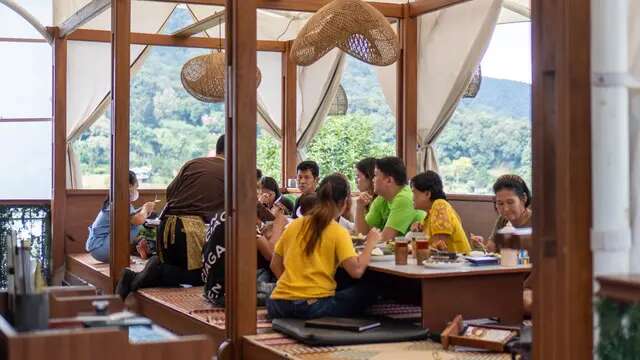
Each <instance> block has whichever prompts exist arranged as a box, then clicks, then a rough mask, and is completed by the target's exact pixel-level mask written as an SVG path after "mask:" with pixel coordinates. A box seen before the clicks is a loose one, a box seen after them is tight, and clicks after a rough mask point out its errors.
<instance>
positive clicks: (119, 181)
mask: <svg viewBox="0 0 640 360" xmlns="http://www.w3.org/2000/svg"><path fill="white" fill-rule="evenodd" d="M130 1H131V0H114V1H112V4H111V29H112V32H113V33H112V42H111V81H112V83H111V187H110V189H109V196H110V198H111V268H110V272H109V275H110V276H111V281H112V282H113V285H114V288H115V284H116V283H117V281H118V278H119V276H120V273H121V271H122V270H123V269H124V268H125V267H127V266H129V92H130V89H129V71H130V70H129V56H130V45H131V44H130V31H131V26H130V24H131V3H130Z"/></svg>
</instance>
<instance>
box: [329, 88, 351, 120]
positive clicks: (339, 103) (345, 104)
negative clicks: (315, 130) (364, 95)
mask: <svg viewBox="0 0 640 360" xmlns="http://www.w3.org/2000/svg"><path fill="white" fill-rule="evenodd" d="M348 108H349V99H348V98H347V92H346V91H344V88H343V87H342V85H340V87H339V88H338V92H337V93H336V97H335V98H334V99H333V102H332V103H331V107H330V108H329V113H328V114H327V115H329V116H340V115H344V114H346V113H347V109H348Z"/></svg>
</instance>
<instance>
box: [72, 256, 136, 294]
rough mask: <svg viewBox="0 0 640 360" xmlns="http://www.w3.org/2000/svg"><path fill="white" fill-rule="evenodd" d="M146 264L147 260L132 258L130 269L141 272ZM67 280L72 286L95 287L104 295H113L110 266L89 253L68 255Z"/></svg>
mask: <svg viewBox="0 0 640 360" xmlns="http://www.w3.org/2000/svg"><path fill="white" fill-rule="evenodd" d="M144 264H145V260H142V259H140V258H139V257H135V256H132V257H131V266H130V268H131V269H133V270H134V271H141V270H142V268H144ZM65 280H66V281H67V283H69V284H72V285H93V286H95V287H96V288H97V289H99V290H100V291H102V292H103V293H113V284H112V281H111V278H110V277H109V264H108V263H103V262H100V261H98V260H96V259H94V258H93V256H91V254H89V253H79V254H68V255H67V257H66V272H65Z"/></svg>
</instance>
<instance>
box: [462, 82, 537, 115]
mask: <svg viewBox="0 0 640 360" xmlns="http://www.w3.org/2000/svg"><path fill="white" fill-rule="evenodd" d="M459 107H460V108H469V109H487V108H488V109H492V110H493V111H494V112H495V113H497V114H500V115H506V116H509V117H514V118H527V119H529V120H530V119H531V85H530V84H526V83H522V82H518V81H512V80H504V79H495V78H490V77H485V78H483V79H482V84H481V85H480V91H479V92H478V95H477V96H476V97H475V98H467V99H462V101H460V105H459Z"/></svg>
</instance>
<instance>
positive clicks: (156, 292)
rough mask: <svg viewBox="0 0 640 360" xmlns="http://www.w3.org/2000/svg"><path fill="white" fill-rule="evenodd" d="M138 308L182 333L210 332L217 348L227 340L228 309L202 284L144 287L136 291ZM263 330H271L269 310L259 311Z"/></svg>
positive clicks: (258, 317)
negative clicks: (213, 301) (211, 298)
mask: <svg viewBox="0 0 640 360" xmlns="http://www.w3.org/2000/svg"><path fill="white" fill-rule="evenodd" d="M135 302H136V306H137V311H138V312H139V313H141V314H143V315H144V316H146V317H148V318H150V319H152V320H153V321H154V322H156V323H158V324H159V325H161V326H163V327H165V328H167V329H169V330H171V331H173V332H175V333H177V334H181V335H191V334H206V335H209V336H210V337H212V338H213V341H214V343H215V346H216V348H217V347H218V346H219V345H220V344H221V343H222V342H223V341H224V340H225V338H226V330H225V320H226V315H225V309H224V307H219V306H215V305H213V304H211V303H210V302H208V301H207V300H206V299H205V298H204V296H203V288H202V287H192V288H186V289H185V288H151V289H141V290H138V291H137V292H136V294H135ZM256 318H257V328H258V331H259V332H264V331H270V330H271V321H270V320H268V319H267V311H266V309H264V308H259V309H258V310H257V314H256Z"/></svg>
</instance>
